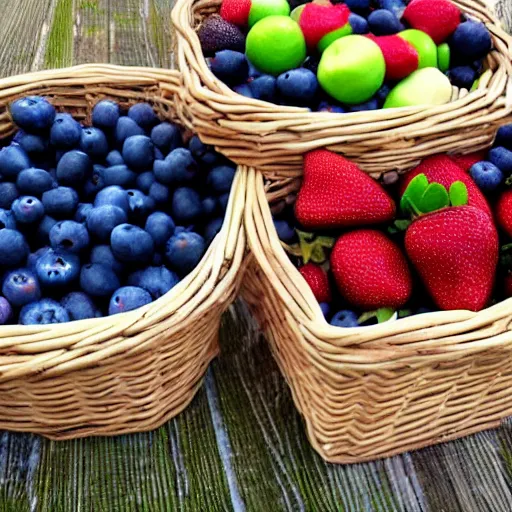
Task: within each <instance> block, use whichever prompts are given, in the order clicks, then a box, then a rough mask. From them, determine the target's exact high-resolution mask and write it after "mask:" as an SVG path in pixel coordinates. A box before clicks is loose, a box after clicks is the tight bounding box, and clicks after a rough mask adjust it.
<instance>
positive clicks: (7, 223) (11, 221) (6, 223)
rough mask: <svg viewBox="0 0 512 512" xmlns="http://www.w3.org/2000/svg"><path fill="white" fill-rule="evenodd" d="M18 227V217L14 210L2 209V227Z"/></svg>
mask: <svg viewBox="0 0 512 512" xmlns="http://www.w3.org/2000/svg"><path fill="white" fill-rule="evenodd" d="M4 228H7V229H16V219H15V218H14V214H13V213H12V210H5V209H3V208H1V209H0V229H4Z"/></svg>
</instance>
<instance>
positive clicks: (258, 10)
mask: <svg viewBox="0 0 512 512" xmlns="http://www.w3.org/2000/svg"><path fill="white" fill-rule="evenodd" d="M289 14H290V4H289V3H288V2H287V1H286V0H252V3H251V10H250V11H249V27H252V26H253V25H255V24H256V23H258V21H260V20H262V19H263V18H266V17H267V16H289Z"/></svg>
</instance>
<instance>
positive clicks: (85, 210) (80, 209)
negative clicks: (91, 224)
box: [74, 203, 93, 223]
mask: <svg viewBox="0 0 512 512" xmlns="http://www.w3.org/2000/svg"><path fill="white" fill-rule="evenodd" d="M92 209H93V205H92V203H78V206H77V208H76V212H75V217H74V220H75V221H76V222H82V223H84V222H87V217H88V215H89V213H90V212H91V210H92Z"/></svg>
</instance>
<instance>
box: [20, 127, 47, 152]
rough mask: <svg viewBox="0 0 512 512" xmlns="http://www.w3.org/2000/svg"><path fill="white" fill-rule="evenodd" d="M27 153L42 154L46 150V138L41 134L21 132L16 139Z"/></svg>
mask: <svg viewBox="0 0 512 512" xmlns="http://www.w3.org/2000/svg"><path fill="white" fill-rule="evenodd" d="M17 142H18V144H19V145H20V146H21V147H22V148H23V149H24V150H25V152H26V153H27V154H28V155H34V156H36V157H37V156H42V155H44V154H45V153H47V152H48V139H46V138H45V137H42V136H41V135H34V134H32V133H23V136H22V137H20V138H19V140H18V141H17Z"/></svg>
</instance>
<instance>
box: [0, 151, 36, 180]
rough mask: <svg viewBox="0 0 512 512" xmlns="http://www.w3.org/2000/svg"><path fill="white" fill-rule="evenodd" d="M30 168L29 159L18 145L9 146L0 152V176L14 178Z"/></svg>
mask: <svg viewBox="0 0 512 512" xmlns="http://www.w3.org/2000/svg"><path fill="white" fill-rule="evenodd" d="M29 167H31V163H30V158H29V157H28V155H27V153H26V152H25V150H24V149H23V148H22V147H21V146H20V145H19V144H15V143H13V144H11V145H10V146H6V147H4V148H2V149H1V150H0V174H2V176H4V177H6V178H15V177H16V176H17V175H18V174H19V173H20V172H21V171H23V170H24V169H28V168H29Z"/></svg>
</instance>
